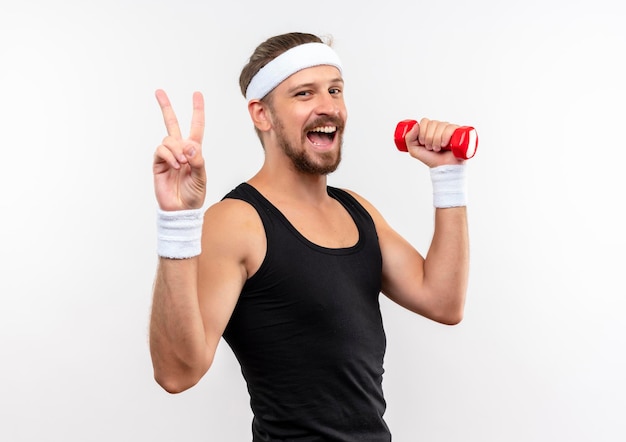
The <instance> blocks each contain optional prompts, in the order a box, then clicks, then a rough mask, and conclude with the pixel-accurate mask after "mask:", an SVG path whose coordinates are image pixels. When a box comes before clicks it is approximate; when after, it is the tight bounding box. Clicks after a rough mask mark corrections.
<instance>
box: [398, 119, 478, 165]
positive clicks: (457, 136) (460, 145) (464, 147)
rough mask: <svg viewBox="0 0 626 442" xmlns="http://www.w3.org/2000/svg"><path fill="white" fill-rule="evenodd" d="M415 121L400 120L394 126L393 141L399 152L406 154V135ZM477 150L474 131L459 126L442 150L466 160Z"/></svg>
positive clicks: (476, 136)
mask: <svg viewBox="0 0 626 442" xmlns="http://www.w3.org/2000/svg"><path fill="white" fill-rule="evenodd" d="M416 124H418V123H417V121H415V120H402V121H400V122H399V123H398V125H397V126H396V132H395V133H394V136H393V139H394V141H395V142H396V147H397V148H398V150H399V151H402V152H408V151H409V149H408V148H407V147H406V140H405V137H406V134H407V132H408V131H410V130H411V129H413V126H415V125H416ZM477 148H478V134H477V133H476V129H474V128H473V127H471V126H461V127H459V128H458V129H456V130H455V131H454V132H453V133H452V137H451V138H450V142H449V143H448V145H447V146H446V147H443V148H442V149H445V150H451V151H452V153H453V154H454V156H455V157H457V158H459V159H462V160H468V159H470V158H472V157H473V156H474V154H476V149H477Z"/></svg>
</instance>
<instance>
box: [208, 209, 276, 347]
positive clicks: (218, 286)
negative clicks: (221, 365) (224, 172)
mask: <svg viewBox="0 0 626 442" xmlns="http://www.w3.org/2000/svg"><path fill="white" fill-rule="evenodd" d="M251 210H252V211H251ZM255 217H256V218H258V215H256V212H254V209H252V208H251V207H249V206H248V205H247V204H246V203H243V202H241V201H233V200H225V201H223V202H220V203H218V204H216V205H215V206H214V207H212V208H210V209H209V210H208V211H207V214H206V215H205V220H204V225H203V232H202V254H201V255H200V261H199V272H198V300H199V304H200V311H201V314H202V320H203V322H204V328H205V331H206V335H207V343H209V344H210V345H212V346H214V347H217V344H218V342H219V340H220V338H221V337H222V334H223V333H224V330H225V329H226V326H227V325H228V321H229V320H230V317H231V316H232V313H233V311H234V309H235V306H236V305H237V301H238V299H239V295H240V293H241V290H242V288H243V286H244V284H245V282H246V280H247V279H248V277H249V274H250V269H251V266H253V265H254V263H255V262H257V261H260V260H262V256H264V253H265V252H264V247H265V243H264V235H263V234H262V233H263V230H262V224H261V222H260V220H258V222H257V221H256V220H255ZM259 256H261V257H259Z"/></svg>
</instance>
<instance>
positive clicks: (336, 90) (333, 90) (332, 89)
mask: <svg viewBox="0 0 626 442" xmlns="http://www.w3.org/2000/svg"><path fill="white" fill-rule="evenodd" d="M328 93H329V94H331V95H337V94H340V93H341V89H339V88H338V87H333V88H330V89H328Z"/></svg>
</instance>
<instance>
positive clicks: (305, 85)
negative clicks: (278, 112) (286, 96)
mask: <svg viewBox="0 0 626 442" xmlns="http://www.w3.org/2000/svg"><path fill="white" fill-rule="evenodd" d="M329 83H330V84H332V85H336V84H338V83H341V84H342V85H343V84H344V81H343V78H341V77H337V78H333V79H332V80H330V81H329ZM316 84H317V83H316V82H309V83H300V84H297V85H295V86H294V87H291V88H289V89H288V90H287V92H288V93H292V92H295V91H296V90H298V89H302V88H312V87H314V86H316Z"/></svg>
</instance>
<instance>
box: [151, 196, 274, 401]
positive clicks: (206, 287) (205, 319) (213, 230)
mask: <svg viewBox="0 0 626 442" xmlns="http://www.w3.org/2000/svg"><path fill="white" fill-rule="evenodd" d="M264 254H265V243H264V235H263V227H262V224H261V221H260V219H259V218H258V215H257V214H256V212H255V211H254V209H253V208H252V207H251V206H249V205H248V204H247V203H244V202H242V201H237V200H228V199H227V200H224V201H221V202H219V203H217V204H215V205H214V206H212V207H211V208H209V209H208V210H207V212H206V214H205V217H204V224H203V232H202V254H201V255H200V256H199V257H196V258H191V259H184V260H170V259H163V258H160V262H159V268H158V270H157V276H156V281H155V284H154V301H153V307H152V317H151V323H150V350H151V354H152V361H153V366H154V374H155V379H156V380H157V382H158V383H159V384H160V385H161V386H162V387H163V388H164V389H165V390H167V391H169V392H171V393H176V392H180V391H183V390H186V389H188V388H190V387H192V386H193V385H195V384H196V383H197V382H198V381H199V380H200V378H201V377H202V376H203V375H204V374H205V373H206V372H207V370H208V369H209V368H210V366H211V363H212V362H213V357H214V356H215V351H216V349H217V346H218V344H219V341H220V339H221V336H222V334H223V333H224V330H225V328H226V325H227V324H228V321H229V319H230V317H231V315H232V312H233V310H234V308H235V305H236V303H237V300H238V298H239V294H240V293H241V289H242V287H243V285H244V283H245V281H246V279H247V278H248V275H250V274H252V273H254V272H255V271H256V269H258V266H260V263H261V261H262V259H263V256H264Z"/></svg>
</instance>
